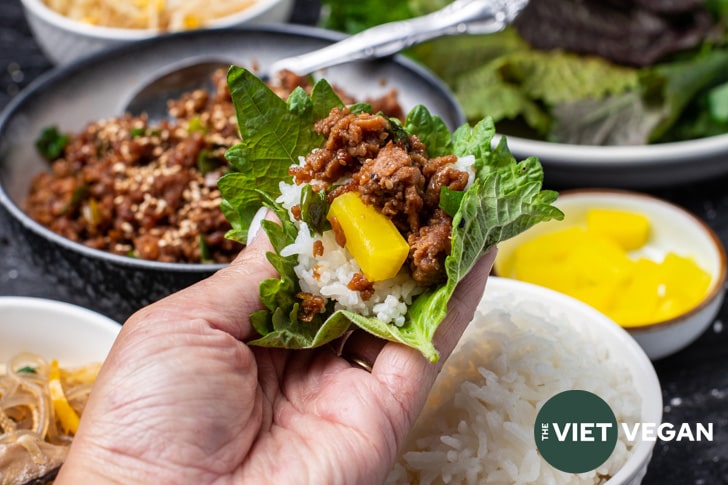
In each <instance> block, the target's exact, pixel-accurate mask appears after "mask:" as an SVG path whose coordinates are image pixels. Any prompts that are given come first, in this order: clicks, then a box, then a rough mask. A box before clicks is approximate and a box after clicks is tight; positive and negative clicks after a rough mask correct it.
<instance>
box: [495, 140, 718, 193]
mask: <svg viewBox="0 0 728 485" xmlns="http://www.w3.org/2000/svg"><path fill="white" fill-rule="evenodd" d="M506 139H507V140H508V146H509V147H510V149H511V151H512V152H513V154H514V155H515V156H516V158H517V159H519V160H521V159H524V158H526V157H528V156H536V157H538V158H539V159H540V160H541V162H542V163H543V166H544V172H545V174H546V183H547V184H549V185H552V186H560V187H578V186H589V187H592V186H598V187H620V188H656V187H664V186H670V185H684V184H688V183H691V182H697V181H700V180H707V179H710V178H711V177H715V176H718V175H723V174H726V173H728V163H726V157H728V135H718V136H713V137H709V138H701V139H697V140H689V141H683V142H673V143H662V144H655V145H641V146H588V145H566V144H562V143H549V142H545V141H538V140H529V139H526V138H519V137H516V136H507V137H506Z"/></svg>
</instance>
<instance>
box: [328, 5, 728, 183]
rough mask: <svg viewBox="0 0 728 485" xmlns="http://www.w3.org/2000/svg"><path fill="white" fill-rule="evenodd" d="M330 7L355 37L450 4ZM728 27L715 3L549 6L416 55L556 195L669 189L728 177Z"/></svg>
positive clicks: (727, 11) (331, 19)
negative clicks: (599, 189)
mask: <svg viewBox="0 0 728 485" xmlns="http://www.w3.org/2000/svg"><path fill="white" fill-rule="evenodd" d="M324 3H325V4H326V5H327V12H328V13H327V15H326V16H324V17H323V19H322V22H324V24H325V25H326V26H327V27H329V28H333V29H339V30H346V31H348V32H350V33H353V32H355V31H357V30H359V29H361V28H364V27H366V26H368V25H369V24H371V23H381V22H387V21H391V20H395V19H398V18H403V17H408V16H415V15H421V14H423V13H426V12H429V11H431V10H432V9H434V8H436V7H441V6H442V4H446V3H449V2H448V0H435V2H434V5H433V2H432V1H424V0H409V1H408V2H404V3H403V4H402V5H401V6H400V7H399V8H397V9H381V8H374V7H375V4H381V3H383V2H381V0H369V1H368V2H365V3H366V4H367V5H362V4H358V5H357V6H356V7H354V6H351V5H348V6H347V5H344V3H345V2H342V1H341V0H324ZM727 20H728V7H726V5H725V2H718V1H713V0H679V1H673V2H665V1H660V0H628V1H621V0H620V1H618V0H607V1H598V0H586V1H576V0H563V1H561V0H559V1H555V0H541V1H539V2H530V4H529V5H528V6H527V7H526V8H525V9H524V10H523V12H522V13H521V15H520V16H519V17H518V18H517V19H516V21H515V23H514V25H513V26H511V27H509V28H507V29H506V30H504V31H503V32H499V33H496V34H490V35H487V36H452V37H447V38H442V39H437V40H434V41H431V42H428V43H425V44H422V45H420V46H417V47H416V48H413V49H410V50H409V51H408V52H407V54H408V55H410V56H411V57H413V58H415V59H416V60H417V61H418V62H420V63H422V64H424V65H426V66H427V67H428V68H430V69H431V70H432V71H433V72H435V73H436V74H437V75H438V76H439V77H440V78H441V79H443V80H444V81H445V83H446V84H447V85H448V86H449V87H450V88H451V90H452V91H453V92H454V94H455V96H456V97H457V99H458V101H459V103H460V104H461V106H462V107H463V110H464V111H465V114H466V116H467V118H468V119H469V120H471V122H473V121H475V120H478V119H480V118H482V116H483V115H484V114H485V113H487V115H488V116H491V117H493V119H494V121H495V123H496V129H497V131H498V133H499V134H501V135H506V136H507V137H508V142H509V146H510V148H511V150H512V152H513V153H514V154H515V155H517V156H523V155H524V154H531V155H536V156H538V157H539V158H540V160H541V162H542V163H543V164H544V166H545V167H547V169H548V170H547V178H546V182H547V184H549V185H556V186H561V187H565V186H580V185H599V186H614V187H625V188H648V187H659V186H665V185H675V184H683V183H688V182H692V181H698V180H703V179H708V178H711V177H714V176H717V175H721V174H725V173H726V172H728V166H727V165H726V164H725V163H724V159H725V156H726V154H728V134H727V133H728V30H727V29H726V25H727V24H728V22H727Z"/></svg>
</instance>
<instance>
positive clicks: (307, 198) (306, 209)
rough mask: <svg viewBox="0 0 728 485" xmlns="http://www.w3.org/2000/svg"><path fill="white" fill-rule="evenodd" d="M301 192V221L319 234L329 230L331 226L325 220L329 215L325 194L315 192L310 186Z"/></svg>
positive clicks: (321, 191)
mask: <svg viewBox="0 0 728 485" xmlns="http://www.w3.org/2000/svg"><path fill="white" fill-rule="evenodd" d="M301 192H302V194H301V220H302V221H303V222H305V223H306V224H308V227H310V228H311V230H312V231H313V232H316V233H319V234H321V233H323V232H324V231H326V230H328V229H331V224H330V223H329V221H328V219H326V214H328V213H329V203H328V201H327V200H326V193H325V192H324V191H323V190H320V191H318V192H315V191H314V190H313V188H312V187H311V186H310V185H306V186H305V187H304V188H303V190H302V191H301Z"/></svg>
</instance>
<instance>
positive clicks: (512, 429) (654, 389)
mask: <svg viewBox="0 0 728 485" xmlns="http://www.w3.org/2000/svg"><path fill="white" fill-rule="evenodd" d="M576 389H578V390H584V391H589V392H591V393H594V394H596V395H598V396H599V397H601V398H602V399H603V400H604V401H605V402H607V404H608V405H609V406H610V408H611V409H612V411H613V412H614V414H615V417H616V419H617V422H618V423H626V425H628V426H630V428H629V429H634V426H635V425H636V424H637V423H654V424H655V426H657V425H659V424H660V423H661V421H662V392H661V388H660V383H659V380H658V378H657V375H656V373H655V370H654V367H653V366H652V363H651V362H650V359H649V358H648V357H647V355H646V354H645V353H644V351H643V350H642V349H641V347H640V346H639V345H638V344H637V343H636V342H635V341H634V339H633V338H632V337H630V336H629V334H628V333H627V332H626V331H625V330H624V329H622V328H621V327H620V326H619V325H617V324H616V323H614V322H613V321H612V320H610V319H608V318H607V317H605V316H604V315H603V314H601V313H599V312H597V311H596V310H594V309H592V308H591V307H589V306H588V305H586V304H584V303H581V302H580V301H578V300H575V299H573V298H571V297H568V296H566V295H563V294H561V293H557V292H555V291H552V290H549V289H546V288H543V287H539V286H535V285H531V284H528V283H523V282H519V281H516V280H512V279H506V278H499V277H491V278H490V279H489V280H488V286H487V291H486V292H485V296H484V298H483V300H482V302H481V304H480V306H479V308H478V311H477V312H476V316H475V318H474V320H473V322H472V323H471V324H470V326H469V327H468V329H467V330H466V332H465V334H464V335H463V338H462V339H461V341H460V343H459V345H458V347H457V348H456V350H455V351H454V352H453V354H452V355H451V357H450V358H449V359H448V361H447V362H446V363H445V366H444V368H443V371H442V372H441V374H440V375H439V376H438V379H437V381H436V382H435V386H434V388H433V390H432V393H431V394H430V397H429V399H428V402H427V404H426V405H425V409H424V410H423V412H422V414H421V415H420V417H419V418H418V421H417V423H416V424H415V427H414V429H413V430H412V432H411V433H410V435H409V437H408V438H407V441H406V443H405V445H404V447H403V449H402V452H401V454H400V457H399V459H398V461H397V462H396V464H395V466H394V468H393V469H392V471H391V473H390V476H389V477H388V480H387V484H404V483H418V484H420V485H423V484H430V483H495V484H513V483H522V484H572V483H575V484H587V483H588V484H597V483H606V484H609V485H617V484H620V485H621V484H639V483H640V482H641V481H642V479H643V477H644V476H645V473H646V471H647V465H648V463H649V461H650V459H651V457H652V452H653V449H654V445H655V442H654V441H652V440H649V439H647V440H644V439H643V438H641V437H640V436H639V435H637V436H636V438H633V439H632V440H631V441H630V439H628V438H627V436H626V435H625V433H624V431H623V428H624V427H625V425H620V426H619V427H618V429H619V436H618V439H617V443H616V446H615V448H614V451H613V452H612V454H611V456H610V457H609V458H608V459H607V461H606V462H605V463H604V464H603V465H601V466H599V467H598V468H597V469H596V470H593V471H591V472H587V473H580V474H572V473H565V472H562V471H560V470H557V469H556V468H554V467H552V466H551V465H550V464H549V463H548V462H547V461H546V460H545V459H544V458H542V456H541V455H540V454H539V451H538V447H537V445H536V441H535V438H534V424H535V422H536V417H537V413H538V411H539V410H540V408H541V407H542V406H543V404H544V403H545V402H546V401H548V400H549V399H550V398H551V397H553V396H554V395H556V394H559V393H561V392H563V391H567V390H576Z"/></svg>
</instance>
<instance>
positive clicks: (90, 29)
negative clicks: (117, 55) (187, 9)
mask: <svg viewBox="0 0 728 485" xmlns="http://www.w3.org/2000/svg"><path fill="white" fill-rule="evenodd" d="M281 1H286V0H257V1H256V3H255V4H253V5H251V6H250V7H248V8H246V9H244V10H241V11H240V12H237V13H234V14H232V15H228V16H227V17H222V18H219V19H216V20H214V21H211V22H209V23H208V24H207V25H206V27H209V28H223V27H231V26H234V25H237V24H239V23H241V22H244V21H246V20H247V19H249V18H255V17H257V16H258V15H260V14H262V13H264V12H267V11H268V10H270V9H272V8H273V7H274V6H275V5H277V4H279V3H281ZM21 2H22V3H23V6H25V8H27V9H28V10H29V11H31V12H33V14H34V15H37V16H38V17H40V18H42V19H43V20H44V21H46V22H48V23H49V24H51V25H55V26H57V27H59V28H61V29H63V30H68V31H71V32H75V33H77V34H79V35H84V36H87V37H93V38H97V39H109V40H140V39H146V38H149V37H154V36H156V35H164V34H167V33H170V32H167V31H160V30H157V29H122V28H114V27H100V26H97V25H91V24H86V23H84V22H79V21H77V20H72V19H70V18H68V17H66V16H64V15H62V14H60V13H58V12H56V11H55V10H52V9H51V8H49V7H47V6H46V5H45V4H44V3H43V1H42V0H21Z"/></svg>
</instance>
